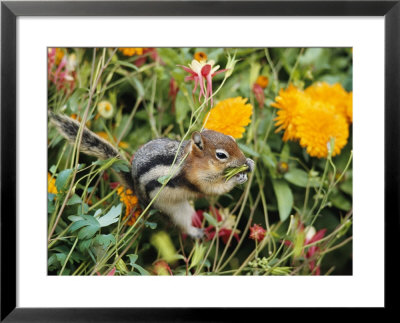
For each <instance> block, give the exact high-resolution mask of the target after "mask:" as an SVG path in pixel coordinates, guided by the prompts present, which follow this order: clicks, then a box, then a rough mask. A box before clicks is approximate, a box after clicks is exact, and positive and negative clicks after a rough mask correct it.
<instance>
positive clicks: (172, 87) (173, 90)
mask: <svg viewBox="0 0 400 323" xmlns="http://www.w3.org/2000/svg"><path fill="white" fill-rule="evenodd" d="M178 92H179V86H178V84H177V83H176V81H175V79H174V78H171V80H170V81H169V92H168V95H169V97H170V98H171V101H172V109H171V110H172V112H175V101H176V96H177V95H178Z"/></svg>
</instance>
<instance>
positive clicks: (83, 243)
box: [79, 239, 93, 252]
mask: <svg viewBox="0 0 400 323" xmlns="http://www.w3.org/2000/svg"><path fill="white" fill-rule="evenodd" d="M92 242H93V240H92V239H88V240H83V241H81V242H80V243H79V250H80V251H81V252H84V251H86V250H88V249H89V247H90V246H91V244H92Z"/></svg>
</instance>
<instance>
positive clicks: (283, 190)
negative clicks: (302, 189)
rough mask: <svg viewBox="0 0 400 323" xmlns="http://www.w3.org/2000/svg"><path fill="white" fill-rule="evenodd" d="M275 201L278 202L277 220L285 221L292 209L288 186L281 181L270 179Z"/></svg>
mask: <svg viewBox="0 0 400 323" xmlns="http://www.w3.org/2000/svg"><path fill="white" fill-rule="evenodd" d="M272 186H273V188H274V192H275V196H276V200H277V202H278V210H279V218H280V220H281V221H282V222H283V221H285V220H286V219H287V218H288V216H289V215H290V212H291V211H292V207H293V194H292V191H291V189H290V187H289V184H288V183H287V182H286V181H284V180H282V179H272Z"/></svg>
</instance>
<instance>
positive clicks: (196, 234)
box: [187, 227, 204, 239]
mask: <svg viewBox="0 0 400 323" xmlns="http://www.w3.org/2000/svg"><path fill="white" fill-rule="evenodd" d="M187 234H188V235H189V236H190V237H191V238H192V239H202V238H203V237H204V229H200V228H195V227H191V228H189V230H188V232H187Z"/></svg>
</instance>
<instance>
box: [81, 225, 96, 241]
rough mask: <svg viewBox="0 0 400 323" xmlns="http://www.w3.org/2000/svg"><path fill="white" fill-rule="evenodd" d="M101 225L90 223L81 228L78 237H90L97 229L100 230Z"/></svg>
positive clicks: (82, 238)
mask: <svg viewBox="0 0 400 323" xmlns="http://www.w3.org/2000/svg"><path fill="white" fill-rule="evenodd" d="M99 229H100V227H97V226H95V225H88V226H86V227H84V228H83V229H81V230H80V231H79V233H78V239H81V240H84V239H90V238H91V237H93V236H94V235H95V233H96V232H97V230H99Z"/></svg>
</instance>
